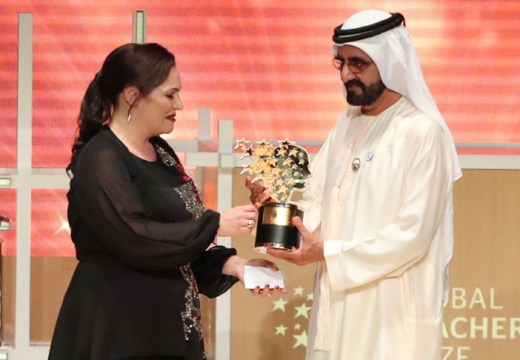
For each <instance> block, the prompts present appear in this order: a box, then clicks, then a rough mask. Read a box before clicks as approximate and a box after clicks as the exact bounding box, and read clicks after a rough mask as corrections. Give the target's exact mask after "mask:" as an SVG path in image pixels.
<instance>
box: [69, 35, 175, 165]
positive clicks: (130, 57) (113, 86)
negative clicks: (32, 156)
mask: <svg viewBox="0 0 520 360" xmlns="http://www.w3.org/2000/svg"><path fill="white" fill-rule="evenodd" d="M172 67H175V57H174V55H173V54H172V53H171V52H169V51H168V50H167V49H165V48H164V47H162V46H161V45H159V44H154V43H151V44H134V43H132V44H126V45H122V46H120V47H118V48H116V49H115V50H113V51H112V52H111V53H110V54H108V56H107V58H106V59H105V61H104V63H103V66H102V67H101V70H100V71H99V72H98V73H97V74H96V76H95V77H94V79H93V80H92V81H91V82H90V84H89V86H88V88H87V91H86V92H85V96H84V97H83V101H82V102H81V108H80V113H79V116H78V132H77V137H76V139H75V141H74V144H73V145H72V157H71V159H70V163H69V165H67V173H69V175H70V174H72V173H74V168H75V166H76V161H77V159H78V155H79V153H80V152H81V150H82V149H83V147H84V146H85V144H86V143H87V142H88V141H89V140H90V139H91V138H92V137H93V136H94V135H95V134H96V133H97V132H98V131H99V129H101V128H102V127H103V125H105V124H106V122H107V121H108V120H109V119H110V117H111V116H112V111H113V108H114V106H116V105H117V102H118V97H119V94H120V93H121V92H122V91H123V89H124V88H125V87H126V86H135V87H137V88H138V89H139V91H140V96H146V95H148V94H150V93H151V92H152V90H153V89H154V88H156V87H157V86H159V85H160V84H162V83H163V82H164V81H165V80H166V78H167V77H168V74H169V73H170V71H171V69H172Z"/></svg>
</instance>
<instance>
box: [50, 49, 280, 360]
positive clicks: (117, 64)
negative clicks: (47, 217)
mask: <svg viewBox="0 0 520 360" xmlns="http://www.w3.org/2000/svg"><path fill="white" fill-rule="evenodd" d="M180 90H181V80H180V76H179V71H178V70H177V68H176V66H175V58H174V56H173V54H171V53H170V52H169V51H168V50H166V49H165V48H163V47H162V46H160V45H158V44H144V45H142V44H141V45H139V44H127V45H123V46H121V47H119V48H117V49H115V50H114V51H112V52H111V53H110V54H109V55H108V57H107V58H106V59H105V62H104V64H103V67H102V68H101V70H100V71H99V72H98V73H97V74H96V76H95V78H94V80H93V81H92V82H91V83H90V85H89V87H88V89H87V91H86V93H85V97H84V99H83V102H82V104H81V110H80V115H79V119H78V122H79V134H78V137H77V138H76V141H75V143H74V145H73V147H72V158H71V161H70V164H69V165H68V167H67V171H68V172H69V174H70V175H72V180H71V186H70V191H69V192H68V194H67V198H68V201H69V207H68V217H69V223H70V227H71V231H72V240H73V242H74V245H75V247H76V255H77V258H78V259H79V263H78V266H77V268H76V271H75V272H74V275H73V277H72V280H71V283H70V286H69V288H68V290H67V293H66V295H65V298H64V301H63V305H62V308H61V311H60V314H59V317H58V321H57V324H56V328H55V332H54V336H53V339H52V344H51V349H50V354H49V359H51V360H75V359H92V360H105V359H106V360H122V359H134V360H135V359H190V360H191V359H193V360H200V359H205V358H206V357H205V355H204V342H203V338H202V327H201V323H200V317H201V314H200V304H199V293H203V294H205V295H207V296H209V297H215V296H218V295H220V294H222V293H223V292H225V291H227V290H228V289H229V288H230V287H231V286H232V285H233V284H234V283H235V282H237V281H238V280H241V281H243V276H244V265H245V264H246V263H248V264H254V265H260V266H266V267H271V268H272V269H275V270H276V265H274V264H273V263H271V262H268V261H266V260H261V259H253V260H249V261H246V260H245V259H242V258H239V257H238V256H236V251H235V250H234V249H229V248H225V247H222V246H216V245H215V244H214V243H213V241H214V239H215V237H216V236H217V235H219V236H232V235H236V234H240V233H247V232H249V231H251V228H252V225H253V224H254V221H255V219H256V217H257V212H256V208H255V207H254V206H253V205H245V206H238V207H235V208H232V209H230V210H228V211H225V212H223V213H222V214H219V213H217V212H215V211H212V210H205V209H204V205H203V204H202V201H201V199H200V197H199V194H198V192H197V189H196V187H195V185H194V183H193V181H192V180H191V178H190V177H189V176H188V175H187V174H186V173H185V171H184V169H183V167H182V165H181V164H180V162H179V159H178V157H177V155H176V154H175V152H174V151H173V149H172V148H171V147H170V146H169V145H168V144H167V143H166V142H165V141H164V140H163V139H162V138H160V137H159V135H160V134H164V133H169V132H171V131H172V130H173V128H174V124H175V116H176V112H177V111H178V110H181V109H182V102H181V99H180V97H179V92H180ZM284 291H285V290H284V289H273V290H269V288H268V287H267V286H266V288H265V289H263V292H262V291H261V290H260V289H259V288H257V289H255V290H253V291H252V292H253V293H254V294H259V293H262V295H266V294H268V293H278V292H284Z"/></svg>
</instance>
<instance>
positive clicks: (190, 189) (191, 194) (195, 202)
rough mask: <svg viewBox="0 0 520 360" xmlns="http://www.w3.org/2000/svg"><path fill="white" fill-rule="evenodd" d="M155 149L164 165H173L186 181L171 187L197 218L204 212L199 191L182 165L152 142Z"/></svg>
mask: <svg viewBox="0 0 520 360" xmlns="http://www.w3.org/2000/svg"><path fill="white" fill-rule="evenodd" d="M154 147H155V150H156V151H157V154H158V155H159V158H160V159H161V161H162V162H163V164H164V165H166V166H168V167H175V168H176V169H177V171H178V172H179V174H181V176H182V179H183V180H184V181H185V182H186V183H185V184H184V185H181V186H179V187H175V188H173V189H174V190H175V191H176V192H177V193H178V194H179V196H180V197H181V199H182V201H183V202H184V203H185V204H186V210H187V211H188V212H189V213H190V214H192V215H193V217H194V218H195V219H198V218H200V217H201V216H202V214H203V213H204V204H203V203H202V200H201V198H200V195H199V192H198V190H197V188H196V187H195V184H194V183H193V180H192V179H191V177H189V175H188V174H186V172H185V171H184V167H183V166H182V165H181V164H180V163H179V162H178V161H176V160H175V159H174V158H173V156H171V155H170V154H169V153H168V152H167V151H166V150H164V149H163V148H162V147H160V146H159V145H157V144H154Z"/></svg>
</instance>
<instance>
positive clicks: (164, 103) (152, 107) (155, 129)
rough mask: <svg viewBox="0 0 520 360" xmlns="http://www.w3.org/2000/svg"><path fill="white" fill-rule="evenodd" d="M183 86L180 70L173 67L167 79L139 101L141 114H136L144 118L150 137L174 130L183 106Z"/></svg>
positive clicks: (137, 108) (145, 127)
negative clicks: (178, 113) (177, 115)
mask: <svg viewBox="0 0 520 360" xmlns="http://www.w3.org/2000/svg"><path fill="white" fill-rule="evenodd" d="M181 87H182V85H181V77H180V74H179V71H178V70H177V68H175V67H173V68H172V69H171V71H170V74H169V75H168V77H167V78H166V80H165V81H164V82H163V83H162V84H161V85H159V86H157V87H156V88H155V89H153V90H152V92H151V93H150V94H149V95H147V96H145V97H143V98H142V99H141V100H140V101H139V104H138V105H137V106H136V108H135V110H137V111H138V112H139V114H135V115H137V116H139V118H140V119H142V120H141V124H142V126H143V128H144V129H143V130H144V131H145V132H146V133H147V134H149V136H150V137H151V136H157V135H160V134H167V133H170V132H172V131H173V128H174V123H175V115H176V113H177V111H178V110H182V108H183V106H182V100H181V98H180V94H179V93H180V91H181Z"/></svg>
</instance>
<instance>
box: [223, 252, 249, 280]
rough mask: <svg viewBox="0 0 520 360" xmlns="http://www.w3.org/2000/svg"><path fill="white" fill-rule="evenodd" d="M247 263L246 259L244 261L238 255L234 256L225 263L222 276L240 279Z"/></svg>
mask: <svg viewBox="0 0 520 360" xmlns="http://www.w3.org/2000/svg"><path fill="white" fill-rule="evenodd" d="M245 263H246V260H245V259H242V258H241V257H240V256H238V255H232V256H230V257H229V258H228V259H227V261H226V262H225V263H224V266H223V267H222V274H224V275H230V276H234V277H237V278H240V273H241V268H243V267H244V265H245Z"/></svg>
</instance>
